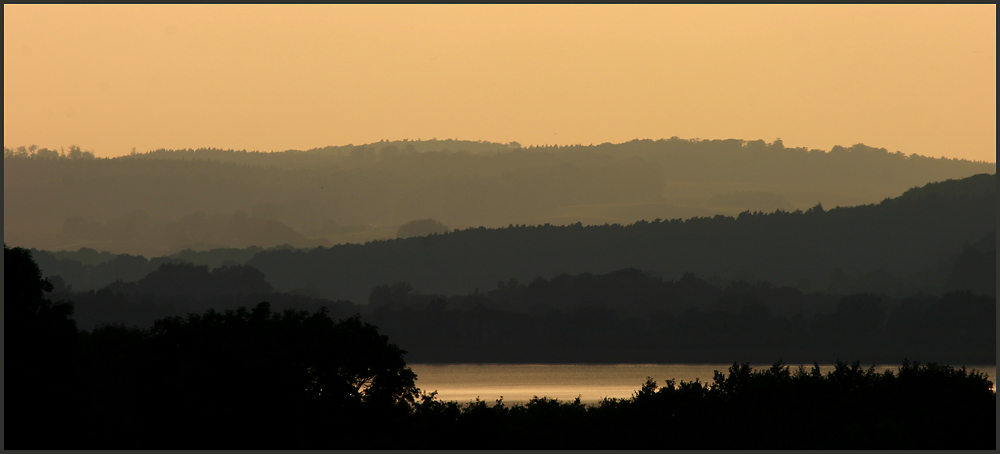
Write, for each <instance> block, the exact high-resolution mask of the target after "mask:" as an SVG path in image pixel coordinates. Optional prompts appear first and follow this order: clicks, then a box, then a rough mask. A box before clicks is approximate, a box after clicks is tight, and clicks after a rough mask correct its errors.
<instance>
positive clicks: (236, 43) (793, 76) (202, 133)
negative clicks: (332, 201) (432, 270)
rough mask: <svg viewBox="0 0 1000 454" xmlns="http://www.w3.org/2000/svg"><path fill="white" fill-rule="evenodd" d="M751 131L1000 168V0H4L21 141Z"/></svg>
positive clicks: (101, 145)
mask: <svg viewBox="0 0 1000 454" xmlns="http://www.w3.org/2000/svg"><path fill="white" fill-rule="evenodd" d="M671 136H678V137H681V138H696V137H698V138H703V139H726V138H742V139H747V140H753V139H765V140H767V141H771V140H774V139H775V138H779V137H780V138H781V139H782V140H783V141H784V143H785V145H786V146H806V147H810V148H822V149H827V150H828V149H830V147H832V146H833V145H845V146H849V145H852V144H854V143H858V142H861V143H865V144H867V145H870V146H876V147H884V148H888V149H889V150H890V151H896V150H899V151H902V152H904V153H917V154H922V155H928V156H948V157H960V158H967V159H975V160H983V161H990V162H996V5H970V6H940V5H937V6H925V5H920V6H856V5H853V6H852V5H839V6H731V5H697V6H679V5H649V6H601V5H584V6H538V5H514V6H505V5H486V6H421V5H410V6H398V5H364V6H339V5H333V6H331V5H314V6H313V5H311V6H271V5H254V6H218V5H188V6H184V5H181V6H178V5H157V6H147V5H140V6H86V5H84V6H77V5H54V6H53V5H48V6H44V5H43V6H35V5H4V145H5V146H7V147H17V146H20V145H30V144H37V145H39V146H44V147H49V148H58V147H60V146H63V147H66V146H69V145H70V144H78V145H80V146H81V147H83V148H84V149H89V150H93V151H94V152H95V154H97V155H98V156H115V155H121V154H126V153H128V152H129V151H130V150H131V149H132V148H133V147H134V148H136V149H137V150H138V151H146V150H150V149H156V148H187V147H219V148H236V149H248V150H265V151H270V150H275V151H278V150H285V149H290V148H297V149H308V148H313V147H320V146H326V145H344V144H348V143H354V144H360V143H367V142H375V141H378V140H381V139H388V140H394V139H404V138H406V139H430V138H438V139H445V138H457V139H468V140H488V141H494V142H510V141H518V142H520V143H521V144H524V145H529V144H553V143H557V144H576V143H582V144H590V143H602V142H624V141H627V140H631V139H635V138H651V139H658V138H669V137H671Z"/></svg>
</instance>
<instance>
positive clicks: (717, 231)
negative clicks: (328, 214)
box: [35, 174, 996, 303]
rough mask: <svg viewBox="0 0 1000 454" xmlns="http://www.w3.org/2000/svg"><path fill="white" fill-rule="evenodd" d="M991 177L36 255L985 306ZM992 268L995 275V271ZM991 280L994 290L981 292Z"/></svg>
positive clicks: (80, 286) (100, 269)
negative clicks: (275, 239) (590, 220)
mask: <svg viewBox="0 0 1000 454" xmlns="http://www.w3.org/2000/svg"><path fill="white" fill-rule="evenodd" d="M995 210H996V175H995V174H994V175H986V174H983V175H977V176H973V177H969V178H965V179H962V180H948V181H944V182H939V183H930V184H927V185H925V186H923V187H921V188H913V189H911V190H909V191H906V192H905V193H903V194H902V195H900V196H899V197H896V198H892V199H886V200H884V201H882V202H881V203H878V204H871V205H863V206H858V207H850V208H836V209H831V210H825V209H823V207H822V206H820V205H816V206H814V207H813V208H810V209H809V210H806V211H793V212H786V211H780V210H779V211H774V212H772V213H760V212H749V211H747V212H744V213H741V214H740V215H738V216H736V217H727V216H715V217H711V218H707V217H705V218H691V219H687V220H680V219H675V220H669V221H664V220H654V221H652V222H648V221H640V222H636V223H634V224H630V225H602V226H584V225H582V224H575V225H570V226H553V225H542V226H508V227H505V228H497V229H488V228H474V229H461V230H452V231H449V232H447V233H444V234H433V235H429V236H423V237H411V238H405V239H396V240H386V241H375V242H369V243H367V244H363V245H355V244H348V245H339V246H334V247H329V248H325V247H319V248H313V249H294V248H277V249H266V250H265V249H262V248H247V249H217V250H210V251H205V252H196V251H190V250H189V251H184V252H183V253H179V254H175V255H172V256H169V257H167V256H164V257H158V258H153V259H146V258H145V257H141V256H131V255H117V256H116V255H113V254H107V253H103V254H102V253H98V252H97V251H94V250H90V249H81V250H79V251H77V252H74V253H69V252H59V253H50V252H45V251H36V252H35V258H36V260H37V261H38V263H39V265H40V267H41V268H42V269H43V271H44V272H45V273H46V275H48V276H58V277H59V278H58V279H56V280H55V281H56V284H57V287H58V286H64V285H68V286H70V287H72V288H74V289H76V290H77V291H86V290H91V289H99V288H101V287H104V286H106V285H108V284H111V283H113V282H115V281H116V280H121V281H123V282H136V281H138V280H139V279H141V278H143V277H144V276H146V275H147V274H148V273H150V272H152V271H154V270H156V269H158V267H160V266H161V265H162V264H164V263H184V262H188V263H192V264H197V265H204V266H211V267H212V268H218V267H221V266H235V265H244V264H245V265H249V266H252V267H253V268H255V269H257V270H259V271H261V272H262V273H263V276H264V278H265V279H266V281H267V283H268V284H269V285H272V286H273V287H274V289H275V290H276V291H280V292H291V293H296V294H300V295H304V296H311V297H319V298H326V299H331V300H350V301H354V302H358V303H363V302H367V301H368V300H369V297H370V294H371V291H372V289H373V288H374V287H376V286H380V285H393V284H396V283H399V282H405V283H407V285H410V286H411V288H412V289H413V290H415V291H417V292H422V293H427V294H447V295H458V294H466V293H469V292H474V291H476V290H477V289H479V290H481V291H484V292H485V291H488V290H490V289H493V288H495V287H497V282H498V281H504V282H506V281H508V280H510V279H512V278H513V279H516V280H518V281H520V282H524V283H528V282H531V281H532V280H534V279H537V278H544V279H551V278H554V277H556V276H559V275H561V274H579V273H609V272H612V271H617V270H620V269H623V268H636V269H638V270H641V271H643V272H646V273H650V274H651V275H654V276H657V277H659V278H663V279H675V278H678V277H680V276H681V275H683V274H684V273H687V272H693V273H695V274H697V275H698V276H701V277H703V278H705V279H708V280H709V281H712V282H716V283H726V282H729V281H733V280H743V281H747V282H754V281H756V280H767V281H770V282H772V283H774V284H776V285H779V286H789V287H794V288H798V289H800V290H801V291H817V290H818V291H831V292H835V293H840V294H843V293H850V292H858V291H864V292H877V293H885V294H894V295H910V294H915V293H919V292H924V293H940V292H941V291H945V290H949V289H950V290H970V291H975V292H977V293H982V294H995V285H991V284H990V282H994V283H995V267H996V264H995V254H996V252H995V251H996V239H995V238H996V233H995V232H996V216H995V213H996V211H995ZM991 270H992V271H991ZM991 278H992V281H991V280H990V279H991Z"/></svg>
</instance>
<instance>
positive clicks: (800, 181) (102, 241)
mask: <svg viewBox="0 0 1000 454" xmlns="http://www.w3.org/2000/svg"><path fill="white" fill-rule="evenodd" d="M71 148H72V149H73V150H74V151H73V153H71V154H67V156H66V157H65V158H62V157H59V156H60V154H59V153H56V152H54V151H51V150H48V151H46V152H44V153H43V152H42V151H43V150H37V149H35V150H34V151H31V150H29V149H25V150H24V152H23V153H22V152H21V151H11V150H7V151H9V153H8V152H5V159H4V219H5V221H4V235H5V239H6V240H7V241H8V242H10V243H11V244H21V245H24V246H28V247H35V248H40V249H48V250H60V249H71V250H75V249H79V248H80V247H88V248H92V249H95V250H107V251H112V252H116V253H130V254H142V255H150V256H159V255H169V254H172V253H174V252H177V251H180V250H184V249H194V250H207V249H213V248H233V247H235V248H246V247H249V246H260V247H264V248H268V247H274V246H279V245H282V244H289V245H292V246H294V247H312V246H317V245H335V244H342V243H356V244H360V243H364V242H367V241H372V240H377V239H386V238H393V237H395V236H396V234H397V232H398V229H399V227H400V226H402V225H404V224H406V223H408V222H410V221H414V220H418V219H432V220H434V221H437V222H440V223H441V224H442V225H445V226H448V227H449V228H467V227H478V226H484V227H488V228H495V227H502V226H507V225H511V224H514V225H522V224H525V225H544V224H546V223H548V224H552V225H570V224H575V223H578V222H579V223H582V224H583V225H603V224H606V223H607V224H616V223H617V224H630V223H633V222H635V221H637V220H639V219H647V220H650V219H656V218H661V219H677V218H692V217H704V216H714V215H716V214H722V215H728V216H735V215H737V214H739V213H741V212H744V211H747V210H749V211H760V212H772V211H774V210H775V209H778V208H781V209H783V210H786V211H794V210H795V209H802V210H805V209H808V208H809V207H811V206H814V205H815V204H817V203H820V202H821V203H823V204H824V206H826V207H828V208H829V207H835V206H856V205H863V204H869V203H874V202H877V201H880V200H883V199H885V198H887V197H896V196H898V195H899V194H901V193H903V192H904V191H906V190H907V189H910V188H912V187H914V186H919V185H923V184H926V183H927V182H928V181H943V180H947V179H956V178H964V177H967V176H970V175H975V174H982V173H995V172H996V164H995V163H982V162H972V161H965V160H954V159H938V158H926V157H923V156H917V155H910V156H907V155H904V154H903V153H901V152H894V153H890V152H888V151H887V150H885V149H881V148H873V147H868V146H865V145H862V144H857V145H854V146H851V147H847V148H845V147H833V148H832V149H831V150H830V151H829V152H826V151H822V150H815V149H812V150H810V149H806V148H790V147H785V146H784V145H783V143H782V142H781V141H780V140H775V141H773V142H771V143H767V142H765V141H763V140H755V141H744V140H737V139H728V140H684V139H679V138H671V139H665V140H655V141H654V140H634V141H630V142H626V143H622V144H610V143H605V144H600V145H588V146H583V145H572V146H541V147H520V146H518V145H517V144H515V143H511V144H497V143H491V142H474V141H458V140H431V141H394V142H378V143H375V144H368V145H359V146H351V145H349V146H343V147H325V148H321V149H313V150H308V151H294V150H290V151H287V152H279V153H257V152H243V151H233V150H217V149H200V150H175V151H170V150H161V151H155V152H151V153H141V154H140V153H137V154H135V155H132V156H126V157H121V158H114V159H94V158H92V156H91V155H87V153H85V152H82V151H80V150H79V147H75V148H74V147H71ZM53 156H55V157H53ZM74 156H75V157H74ZM88 156H91V157H88ZM41 207H44V209H43V208H41Z"/></svg>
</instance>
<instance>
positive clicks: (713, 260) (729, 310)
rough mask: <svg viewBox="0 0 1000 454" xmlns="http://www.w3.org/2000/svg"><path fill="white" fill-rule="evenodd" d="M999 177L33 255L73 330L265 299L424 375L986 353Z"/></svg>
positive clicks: (983, 359) (977, 357) (969, 358)
mask: <svg viewBox="0 0 1000 454" xmlns="http://www.w3.org/2000/svg"><path fill="white" fill-rule="evenodd" d="M996 179H997V176H996V175H995V174H993V175H988V174H982V175H975V176H972V177H968V178H964V179H961V180H947V181H942V182H937V183H929V184H927V185H924V186H923V187H920V188H914V189H911V190H908V191H906V192H905V193H903V194H901V195H899V196H898V197H895V198H891V199H886V200H883V201H882V202H881V203H878V204H870V205H862V206H857V207H847V208H835V209H830V210H826V209H824V208H823V207H822V206H821V205H816V206H814V207H812V208H810V209H809V210H806V211H798V210H797V211H794V212H786V211H781V210H777V211H774V212H771V213H760V212H756V213H754V212H750V211H746V212H743V213H741V214H740V215H739V216H736V217H729V216H722V215H717V216H713V217H700V218H691V219H687V220H680V219H675V220H670V221H662V220H654V221H653V222H647V221H640V222H636V223H633V224H629V225H617V224H616V225H601V226H584V225H582V224H575V225H570V226H553V225H541V226H527V225H522V226H508V227H505V228H496V229H488V228H483V227H480V228H469V229H460V230H452V231H449V232H447V233H437V234H431V235H428V236H415V237H409V238H401V239H394V240H385V241H375V242H369V243H366V244H364V245H357V244H348V245H339V246H334V247H317V248H312V249H295V248H289V247H284V248H269V249H265V248H260V247H251V248H245V249H216V250H210V251H202V252H198V251H193V250H186V251H184V252H182V253H178V254H173V255H171V256H162V257H156V258H153V259H146V258H145V257H141V256H132V255H114V254H110V253H107V252H103V253H102V252H97V251H95V250H92V249H81V250H78V251H75V252H66V251H62V252H55V253H53V252H48V251H39V250H35V251H33V254H34V257H35V260H37V263H38V264H39V267H40V268H41V270H42V272H43V273H44V275H45V276H49V277H51V279H52V281H53V284H54V290H53V293H52V297H53V298H54V299H57V300H66V301H73V302H74V303H75V304H76V315H75V317H76V319H77V322H78V323H79V324H80V325H79V326H81V327H83V328H84V329H91V328H94V327H97V326H100V325H102V324H106V323H125V324H126V326H131V325H136V326H140V327H141V326H148V325H149V324H150V323H152V321H153V320H155V319H157V318H161V317H167V316H176V315H183V314H186V313H198V312H201V311H204V310H207V309H208V308H212V309H215V310H220V311H224V310H232V309H236V308H237V307H240V306H243V307H251V306H253V305H254V304H256V303H258V302H260V301H268V302H270V303H271V304H272V305H273V306H272V307H274V308H276V309H278V310H287V309H294V310H303V309H305V310H310V311H314V310H317V309H319V308H320V307H326V308H327V309H328V310H329V311H330V314H331V315H332V316H334V317H348V316H351V315H354V314H358V313H360V314H363V317H365V319H366V320H370V321H372V322H373V323H375V324H377V326H379V327H381V328H382V329H383V330H384V332H385V333H387V334H388V335H390V336H391V338H393V339H397V340H398V341H399V342H400V343H401V345H403V346H405V348H407V349H408V350H410V351H411V359H413V360H417V361H427V362H477V361H489V362H510V361H513V362H524V361H537V362H566V361H569V362H616V361H617V362H621V361H633V362H678V361H679V362H698V361H709V362H712V361H714V362H720V361H721V362H727V361H730V360H731V358H736V357H739V358H754V359H753V360H754V361H764V362H766V361H769V360H771V359H773V358H774V357H781V358H785V359H789V360H792V359H793V358H794V361H806V362H808V361H813V360H816V359H817V358H822V359H823V360H824V361H833V360H836V359H838V358H841V357H842V356H840V355H849V356H850V357H852V358H859V359H863V360H864V361H874V362H885V361H898V358H900V357H914V355H918V356H919V357H922V358H936V359H939V360H945V361H952V362H956V361H957V362H962V363H970V362H971V363H988V362H989V361H990V359H991V358H994V357H995V353H996V350H995V332H996V328H995V314H996V296H995V295H996V290H995V289H996Z"/></svg>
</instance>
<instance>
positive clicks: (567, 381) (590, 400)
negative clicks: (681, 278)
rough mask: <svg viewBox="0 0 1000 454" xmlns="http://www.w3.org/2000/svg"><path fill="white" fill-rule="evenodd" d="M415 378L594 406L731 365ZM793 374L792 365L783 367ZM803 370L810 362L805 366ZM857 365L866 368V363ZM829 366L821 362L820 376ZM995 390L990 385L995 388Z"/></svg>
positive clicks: (454, 397)
mask: <svg viewBox="0 0 1000 454" xmlns="http://www.w3.org/2000/svg"><path fill="white" fill-rule="evenodd" d="M409 366H410V369H412V370H413V372H415V373H416V374H417V386H418V387H419V388H420V389H421V391H423V392H426V393H430V392H431V391H437V392H438V394H437V398H438V400H441V401H457V402H459V403H465V402H469V401H472V400H475V399H476V398H477V397H478V398H479V399H480V400H483V401H486V402H487V403H488V404H490V405H492V404H493V402H494V401H496V400H497V399H498V398H500V397H501V396H503V401H504V403H506V404H509V405H513V404H515V403H521V404H523V403H526V402H527V401H528V400H530V399H531V398H532V397H534V396H538V397H550V398H555V399H559V400H560V401H572V400H573V399H575V398H576V397H577V396H580V401H581V402H582V403H584V404H596V403H598V402H600V401H601V399H602V398H604V397H617V398H628V397H632V393H634V392H635V391H636V390H638V389H639V388H641V387H642V384H643V383H645V381H646V377H652V378H653V380H655V381H656V384H657V385H660V386H662V385H663V384H665V383H666V381H667V380H668V379H674V381H675V382H677V383H678V384H680V382H681V381H685V382H690V381H694V380H695V379H700V381H701V382H702V383H711V382H712V377H713V374H714V371H720V372H722V373H725V374H727V375H728V372H729V367H730V366H732V364H410V365H409ZM750 366H751V367H752V368H753V370H755V371H756V370H760V369H766V368H769V367H771V365H770V364H751V365H750ZM788 366H789V367H790V369H791V370H792V372H794V371H795V370H796V369H797V368H798V365H797V364H788ZM803 366H804V367H805V368H806V371H809V370H811V368H812V365H811V364H804V365H803ZM862 366H863V367H864V368H865V369H867V368H868V367H870V366H871V364H868V365H864V364H862ZM889 369H891V370H893V371H894V372H895V371H898V370H899V365H898V364H889V365H875V370H876V371H877V372H882V371H885V370H889ZM966 369H967V370H969V371H972V370H973V369H975V370H978V371H979V372H984V373H986V374H989V379H990V381H993V382H995V381H996V372H997V368H996V366H995V365H992V366H967V367H966ZM831 370H833V365H830V364H827V365H824V364H821V365H820V372H821V373H823V374H824V375H825V374H826V373H827V372H829V371H831ZM994 389H995V385H994Z"/></svg>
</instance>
